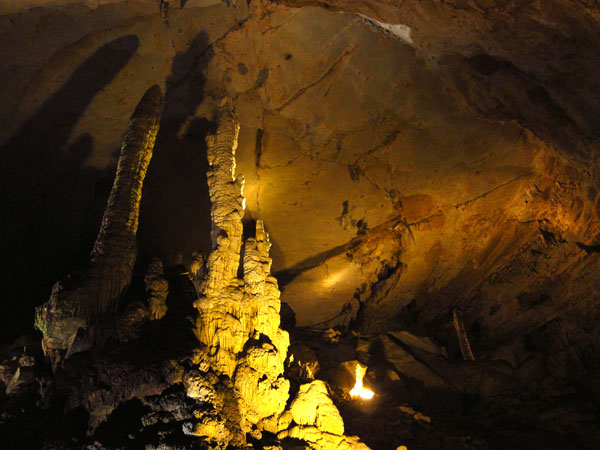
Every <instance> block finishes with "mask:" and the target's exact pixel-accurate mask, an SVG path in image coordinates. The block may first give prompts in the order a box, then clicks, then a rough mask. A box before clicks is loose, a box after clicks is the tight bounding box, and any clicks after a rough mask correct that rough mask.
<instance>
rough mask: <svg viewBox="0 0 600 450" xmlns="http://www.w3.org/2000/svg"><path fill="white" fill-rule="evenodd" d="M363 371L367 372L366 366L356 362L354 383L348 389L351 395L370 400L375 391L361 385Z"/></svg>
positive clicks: (363, 375)
mask: <svg viewBox="0 0 600 450" xmlns="http://www.w3.org/2000/svg"><path fill="white" fill-rule="evenodd" d="M365 373H367V367H366V366H363V365H361V364H360V363H359V362H357V363H356V371H355V375H354V376H355V378H356V383H355V384H354V387H353V388H352V389H351V390H350V396H351V397H360V398H362V399H363V400H371V399H372V398H373V396H374V395H375V393H374V392H373V391H372V390H370V389H367V388H365V387H364V386H363V378H364V377H365Z"/></svg>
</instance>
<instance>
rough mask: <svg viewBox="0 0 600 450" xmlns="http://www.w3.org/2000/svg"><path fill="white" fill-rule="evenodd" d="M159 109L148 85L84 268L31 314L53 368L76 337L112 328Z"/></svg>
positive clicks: (129, 265)
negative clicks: (42, 336) (89, 256)
mask: <svg viewBox="0 0 600 450" xmlns="http://www.w3.org/2000/svg"><path fill="white" fill-rule="evenodd" d="M161 106H162V94H161V91H160V88H159V87H158V86H153V87H152V88H150V89H149V90H148V91H147V92H146V94H145V95H144V97H143V98H142V100H141V101H140V103H139V104H138V106H137V108H136V110H135V112H134V113H133V115H132V116H131V119H130V121H129V124H128V127H127V131H126V133H125V137H124V138H123V146H122V148H121V156H120V158H119V164H118V167H117V175H116V177H115V181H114V184H113V188H112V191H111V193H110V197H109V200H108V206H107V207H106V211H105V213H104V218H103V219H102V226H101V228H100V232H99V233H98V237H97V239H96V242H95V244H94V248H93V250H92V254H91V260H90V268H89V270H87V271H86V272H84V273H82V274H78V275H76V276H73V277H71V278H69V279H67V280H64V281H60V282H58V283H56V284H55V285H54V287H53V289H52V296H51V297H50V300H48V302H47V303H45V304H44V305H42V306H40V307H38V308H37V310H36V318H35V326H36V327H37V328H38V329H39V330H40V331H42V333H43V334H44V338H43V347H44V352H45V354H46V356H47V357H48V358H49V359H50V360H51V361H52V363H53V365H56V364H58V363H60V362H61V360H62V359H63V358H65V357H68V356H69V355H70V354H71V353H73V350H72V346H73V344H74V342H75V340H76V339H77V338H78V336H80V339H81V340H82V341H83V342H82V345H83V347H86V346H87V347H89V346H91V345H93V343H94V342H95V341H96V340H97V339H103V338H106V336H102V334H103V333H104V334H107V333H109V332H108V331H107V330H102V329H101V328H99V327H101V326H105V327H108V328H110V327H112V326H114V324H112V323H111V320H113V319H114V318H115V315H116V312H117V308H118V305H119V299H120V298H121V296H122V295H123V293H124V291H125V290H126V289H127V286H129V283H130V282H131V276H132V272H133V266H134V264H135V260H136V256H137V252H136V233H137V228H138V217H139V205H140V199H141V196H142V186H143V182H144V177H145V175H146V171H147V169H148V164H149V163H150V159H151V158H152V149H153V147H154V140H155V139H156V134H157V132H158V124H159V119H160V111H161ZM83 336H86V337H83ZM77 350H80V348H76V349H75V351H77Z"/></svg>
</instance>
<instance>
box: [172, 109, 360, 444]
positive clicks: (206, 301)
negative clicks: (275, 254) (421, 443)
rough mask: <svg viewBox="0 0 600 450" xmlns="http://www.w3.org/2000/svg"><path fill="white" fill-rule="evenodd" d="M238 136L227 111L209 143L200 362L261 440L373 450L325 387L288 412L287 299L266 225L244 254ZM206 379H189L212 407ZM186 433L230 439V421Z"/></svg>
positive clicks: (312, 389) (304, 389) (311, 387)
mask: <svg viewBox="0 0 600 450" xmlns="http://www.w3.org/2000/svg"><path fill="white" fill-rule="evenodd" d="M238 131H239V125H238V123H237V119H236V117H235V115H234V113H233V111H232V110H231V108H229V107H225V108H223V110H222V111H221V113H220V114H219V117H218V128H217V131H216V133H215V134H214V135H212V136H209V137H208V138H207V144H208V163H209V170H208V185H209V193H210V199H211V203H212V205H211V218H212V241H213V251H212V253H211V254H210V256H209V258H208V262H207V267H206V269H207V273H206V277H205V279H204V282H203V284H202V286H201V289H200V290H201V294H200V296H199V299H198V300H197V301H196V302H195V304H194V306H195V307H196V308H197V309H198V311H199V315H198V319H197V322H196V335H197V337H198V339H199V341H200V342H201V343H202V344H204V347H203V348H202V350H201V352H200V355H199V356H198V358H197V360H198V362H199V367H200V372H210V371H211V370H212V371H216V372H217V373H218V374H219V375H226V376H227V377H228V378H229V379H230V380H231V381H232V384H233V388H234V391H235V397H236V401H237V407H238V408H239V418H240V423H239V426H240V429H241V430H242V431H243V432H245V433H248V432H250V433H252V434H253V435H255V436H258V435H259V434H260V432H261V431H262V430H266V431H269V432H271V433H279V434H278V436H280V438H282V439H283V438H286V437H293V438H298V439H303V440H305V441H307V442H308V443H309V445H310V446H311V448H315V449H323V450H325V449H334V448H336V449H340V450H341V449H347V450H352V449H354V450H368V447H367V446H366V445H365V444H363V443H360V442H359V441H358V438H355V437H346V436H344V423H343V421H342V418H341V416H340V414H339V412H338V410H337V408H336V407H335V405H334V404H333V402H332V401H331V399H330V398H329V395H328V392H327V387H326V385H325V383H324V382H323V381H320V380H315V381H314V382H313V383H311V384H307V385H302V386H300V391H299V393H298V395H297V397H296V398H295V399H294V401H293V402H292V403H291V407H290V409H289V410H286V411H284V409H285V406H286V402H287V400H288V395H289V387H290V383H289V381H288V380H287V379H285V378H284V376H283V372H284V362H285V359H286V355H287V351H288V347H289V337H288V333H287V332H286V331H284V330H282V329H281V328H279V325H280V316H279V311H280V308H281V301H280V299H279V294H280V292H279V289H278V286H277V280H276V279H275V278H274V277H272V276H271V275H270V270H271V258H270V257H269V249H270V246H271V244H270V242H269V235H268V233H267V232H266V231H265V228H264V225H263V223H262V221H260V220H259V221H257V223H256V233H255V236H254V237H252V238H248V239H246V241H245V242H244V243H243V247H242V231H243V227H242V216H243V214H244V198H243V194H242V192H243V186H244V179H243V177H242V176H241V175H238V176H237V177H236V176H235V150H236V148H237V136H238ZM240 255H241V256H242V258H241V266H242V267H241V270H239V269H240ZM238 275H242V276H243V279H240V278H238ZM200 372H198V373H195V374H188V375H187V376H186V377H184V384H185V385H186V389H187V393H188V396H189V397H191V398H196V399H203V398H204V399H205V400H206V399H209V400H207V401H210V399H211V398H213V397H214V396H215V395H214V394H211V392H212V391H211V389H210V388H208V385H207V383H206V381H205V380H206V378H205V377H204V376H202V375H201V373H200ZM222 409H224V408H222ZM185 431H186V433H188V434H192V435H196V436H202V437H205V438H212V439H216V440H217V441H222V440H223V439H225V440H227V439H230V438H231V433H229V432H228V431H227V430H226V429H225V426H224V421H222V420H221V421H219V420H218V419H215V417H214V416H204V417H201V418H199V420H198V421H197V422H196V423H195V424H194V425H187V426H186V428H185Z"/></svg>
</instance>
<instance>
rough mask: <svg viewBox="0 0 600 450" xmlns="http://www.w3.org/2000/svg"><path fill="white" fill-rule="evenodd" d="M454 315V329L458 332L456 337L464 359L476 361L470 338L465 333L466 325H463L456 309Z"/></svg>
mask: <svg viewBox="0 0 600 450" xmlns="http://www.w3.org/2000/svg"><path fill="white" fill-rule="evenodd" d="M452 315H453V322H454V329H455V330H456V336H457V337H458V345H459V346H460V352H461V353H462V356H463V359H464V360H465V361H475V356H473V351H472V350H471V344H470V343H469V338H468V337H467V332H466V331H465V325H464V324H463V321H462V319H461V318H460V316H459V315H458V312H457V311H456V309H454V311H453V312H452Z"/></svg>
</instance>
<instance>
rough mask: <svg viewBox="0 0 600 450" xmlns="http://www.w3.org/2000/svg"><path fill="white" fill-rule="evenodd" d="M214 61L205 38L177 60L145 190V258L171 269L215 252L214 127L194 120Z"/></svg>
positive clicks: (142, 219)
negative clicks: (209, 151) (209, 137)
mask: <svg viewBox="0 0 600 450" xmlns="http://www.w3.org/2000/svg"><path fill="white" fill-rule="evenodd" d="M212 56H213V50H212V46H211V45H210V44H209V41H208V37H207V35H206V33H204V32H202V33H200V34H198V35H197V36H196V37H195V39H194V40H193V41H192V42H191V43H190V46H189V48H188V49H187V51H185V52H183V53H179V54H177V55H176V56H175V58H174V60H173V65H172V68H171V75H170V76H169V78H168V79H167V82H166V92H165V105H164V109H163V114H162V119H161V124H160V131H159V133H158V137H157V139H156V144H155V147H154V156H153V160H152V164H150V168H149V170H148V175H147V178H146V182H145V184H144V193H143V196H142V207H141V213H140V229H139V233H138V236H139V243H140V246H139V248H140V256H146V258H148V259H149V258H151V257H154V256H159V257H161V259H163V260H164V261H165V263H166V264H167V265H169V264H171V263H172V262H174V256H175V254H176V253H177V252H182V253H184V254H186V255H190V254H191V253H192V252H194V251H197V250H202V251H204V252H208V251H209V250H210V248H211V244H210V201H209V197H208V186H207V183H206V171H207V169H208V161H207V159H206V144H205V142H204V137H205V136H206V134H207V132H208V130H210V129H211V127H212V124H211V123H210V122H209V121H208V120H205V119H198V118H195V117H194V114H195V112H196V109H197V108H198V105H200V104H201V103H202V101H203V99H204V92H203V88H204V83H205V78H204V75H203V72H204V70H205V69H206V66H207V65H208V62H209V61H210V59H211V58H212Z"/></svg>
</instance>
